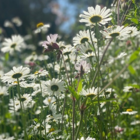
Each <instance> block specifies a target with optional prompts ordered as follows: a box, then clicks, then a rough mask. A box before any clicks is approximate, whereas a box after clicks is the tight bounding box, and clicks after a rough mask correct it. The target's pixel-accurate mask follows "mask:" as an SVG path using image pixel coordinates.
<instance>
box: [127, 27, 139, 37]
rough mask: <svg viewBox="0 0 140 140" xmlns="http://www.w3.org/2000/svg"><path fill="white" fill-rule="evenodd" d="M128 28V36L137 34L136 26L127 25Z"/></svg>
mask: <svg viewBox="0 0 140 140" xmlns="http://www.w3.org/2000/svg"><path fill="white" fill-rule="evenodd" d="M128 30H129V31H130V33H129V36H131V37H134V36H136V35H138V34H139V31H138V29H137V28H136V27H134V26H132V27H128Z"/></svg>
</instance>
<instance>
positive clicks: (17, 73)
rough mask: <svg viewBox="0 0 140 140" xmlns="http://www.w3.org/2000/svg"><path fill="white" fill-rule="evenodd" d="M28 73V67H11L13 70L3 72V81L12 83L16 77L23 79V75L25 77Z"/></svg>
mask: <svg viewBox="0 0 140 140" xmlns="http://www.w3.org/2000/svg"><path fill="white" fill-rule="evenodd" d="M29 73H30V69H29V68H27V67H23V66H20V67H18V68H16V67H13V70H11V71H9V72H8V73H6V74H4V75H3V76H2V78H1V79H2V81H3V82H8V83H12V82H14V81H17V79H19V81H20V80H23V79H24V78H25V77H27V76H28V75H27V74H29Z"/></svg>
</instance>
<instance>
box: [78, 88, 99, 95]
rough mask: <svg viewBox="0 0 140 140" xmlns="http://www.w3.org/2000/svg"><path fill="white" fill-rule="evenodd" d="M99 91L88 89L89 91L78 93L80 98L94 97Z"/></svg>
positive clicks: (97, 89)
mask: <svg viewBox="0 0 140 140" xmlns="http://www.w3.org/2000/svg"><path fill="white" fill-rule="evenodd" d="M99 91H100V89H99V88H95V87H93V88H89V89H86V90H85V89H82V91H81V92H80V93H79V94H80V95H82V96H89V97H90V96H95V95H97V94H98V93H99Z"/></svg>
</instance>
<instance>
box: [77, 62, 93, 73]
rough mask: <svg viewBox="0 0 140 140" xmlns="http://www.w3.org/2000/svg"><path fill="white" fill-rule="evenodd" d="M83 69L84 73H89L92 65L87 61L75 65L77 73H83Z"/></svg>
mask: <svg viewBox="0 0 140 140" xmlns="http://www.w3.org/2000/svg"><path fill="white" fill-rule="evenodd" d="M81 68H82V69H83V71H84V72H89V71H90V68H91V65H90V64H89V63H87V62H86V61H83V60H82V61H80V62H78V63H76V64H75V69H76V70H77V71H79V72H80V71H81Z"/></svg>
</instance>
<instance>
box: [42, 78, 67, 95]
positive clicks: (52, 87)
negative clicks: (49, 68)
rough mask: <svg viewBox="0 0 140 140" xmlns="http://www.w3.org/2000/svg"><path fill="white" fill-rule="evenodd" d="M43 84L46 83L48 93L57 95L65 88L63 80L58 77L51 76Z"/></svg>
mask: <svg viewBox="0 0 140 140" xmlns="http://www.w3.org/2000/svg"><path fill="white" fill-rule="evenodd" d="M45 85H46V90H47V92H48V94H50V95H52V94H55V95H58V94H60V93H61V92H63V91H64V89H65V88H64V82H63V81H61V80H59V79H54V78H53V79H52V80H49V81H47V82H45Z"/></svg>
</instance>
